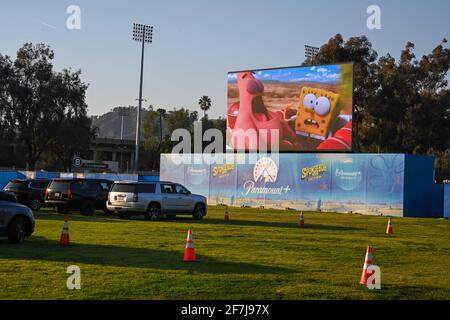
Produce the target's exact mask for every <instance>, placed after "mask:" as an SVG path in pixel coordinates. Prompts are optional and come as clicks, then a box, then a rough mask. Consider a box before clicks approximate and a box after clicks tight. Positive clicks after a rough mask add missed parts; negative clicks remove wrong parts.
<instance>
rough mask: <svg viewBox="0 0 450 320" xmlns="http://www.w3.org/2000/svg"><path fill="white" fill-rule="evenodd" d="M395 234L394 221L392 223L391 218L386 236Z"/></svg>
mask: <svg viewBox="0 0 450 320" xmlns="http://www.w3.org/2000/svg"><path fill="white" fill-rule="evenodd" d="M393 233H394V230H393V228H392V221H391V218H389V221H388V225H387V228H386V234H393Z"/></svg>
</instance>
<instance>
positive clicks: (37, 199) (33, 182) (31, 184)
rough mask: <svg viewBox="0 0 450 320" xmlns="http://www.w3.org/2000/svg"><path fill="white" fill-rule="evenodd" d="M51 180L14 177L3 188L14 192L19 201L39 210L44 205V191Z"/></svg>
mask: <svg viewBox="0 0 450 320" xmlns="http://www.w3.org/2000/svg"><path fill="white" fill-rule="evenodd" d="M49 183H50V180H47V179H14V180H11V181H10V182H9V183H8V184H7V185H6V186H5V187H4V188H3V190H4V191H6V192H10V193H12V194H14V196H15V197H16V200H17V202H18V203H21V204H23V205H26V206H28V207H30V208H31V209H32V210H35V211H38V210H39V209H41V207H42V206H43V205H44V193H45V189H46V188H47V186H48V184H49Z"/></svg>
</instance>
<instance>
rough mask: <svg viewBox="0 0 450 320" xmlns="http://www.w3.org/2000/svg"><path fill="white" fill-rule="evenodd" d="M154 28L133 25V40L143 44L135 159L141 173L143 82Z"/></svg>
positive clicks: (135, 164) (136, 169) (136, 167)
mask: <svg viewBox="0 0 450 320" xmlns="http://www.w3.org/2000/svg"><path fill="white" fill-rule="evenodd" d="M152 38H153V26H147V25H143V24H138V23H133V40H134V41H137V42H141V43H142V52H141V76H140V83H139V99H138V100H139V106H138V110H137V117H136V118H137V119H136V146H135V147H136V151H135V157H134V170H135V171H139V146H140V141H141V107H142V80H143V77H144V48H145V44H146V43H152Z"/></svg>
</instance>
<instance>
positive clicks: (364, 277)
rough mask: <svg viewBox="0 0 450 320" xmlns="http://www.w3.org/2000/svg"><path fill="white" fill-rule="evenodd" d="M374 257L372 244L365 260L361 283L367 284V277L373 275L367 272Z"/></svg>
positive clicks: (368, 248)
mask: <svg viewBox="0 0 450 320" xmlns="http://www.w3.org/2000/svg"><path fill="white" fill-rule="evenodd" d="M372 259H373V249H372V247H371V246H367V252H366V259H365V260H364V266H363V271H362V275H361V280H360V281H359V283H360V284H363V285H366V284H367V278H368V277H369V276H371V274H370V273H368V272H367V268H368V267H369V266H371V265H372Z"/></svg>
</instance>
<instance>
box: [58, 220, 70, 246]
mask: <svg viewBox="0 0 450 320" xmlns="http://www.w3.org/2000/svg"><path fill="white" fill-rule="evenodd" d="M69 242H70V239H69V221H68V220H67V218H66V219H64V225H63V229H62V232H61V238H60V239H59V245H60V246H63V247H64V246H67V245H68V244H69Z"/></svg>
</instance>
